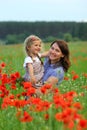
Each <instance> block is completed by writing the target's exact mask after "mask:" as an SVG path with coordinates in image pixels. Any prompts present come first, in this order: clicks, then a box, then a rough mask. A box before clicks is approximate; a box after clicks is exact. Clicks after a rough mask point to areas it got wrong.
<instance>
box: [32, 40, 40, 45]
mask: <svg viewBox="0 0 87 130" xmlns="http://www.w3.org/2000/svg"><path fill="white" fill-rule="evenodd" d="M33 44H41V41H39V40H38V41H34V42H33Z"/></svg>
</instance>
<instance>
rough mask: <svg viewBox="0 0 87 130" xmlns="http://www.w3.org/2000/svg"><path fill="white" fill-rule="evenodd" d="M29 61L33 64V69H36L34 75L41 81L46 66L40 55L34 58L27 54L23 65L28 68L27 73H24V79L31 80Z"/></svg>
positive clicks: (37, 80)
mask: <svg viewBox="0 0 87 130" xmlns="http://www.w3.org/2000/svg"><path fill="white" fill-rule="evenodd" d="M27 63H31V64H32V65H33V70H34V75H35V78H36V82H37V83H38V82H41V81H42V77H43V74H44V67H43V65H42V63H41V61H40V59H39V57H38V56H37V57H35V58H34V59H33V60H32V58H31V57H30V56H27V57H26V58H25V60H24V64H23V67H24V68H25V70H26V73H25V75H24V79H25V81H29V80H30V75H29V71H28V68H27Z"/></svg>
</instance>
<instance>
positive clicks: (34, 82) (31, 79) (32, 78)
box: [27, 63, 36, 85]
mask: <svg viewBox="0 0 87 130" xmlns="http://www.w3.org/2000/svg"><path fill="white" fill-rule="evenodd" d="M27 67H28V71H29V74H30V82H31V83H32V84H33V85H35V84H36V79H35V76H34V71H33V66H32V64H31V63H27Z"/></svg>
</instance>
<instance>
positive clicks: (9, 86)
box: [0, 42, 87, 130]
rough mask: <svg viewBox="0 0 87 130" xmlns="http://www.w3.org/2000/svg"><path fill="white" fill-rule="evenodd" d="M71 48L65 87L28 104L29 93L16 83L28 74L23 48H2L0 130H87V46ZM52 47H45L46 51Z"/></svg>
mask: <svg viewBox="0 0 87 130" xmlns="http://www.w3.org/2000/svg"><path fill="white" fill-rule="evenodd" d="M68 45H69V49H70V59H71V67H70V69H69V71H68V73H66V75H65V78H64V81H63V82H62V84H61V85H60V86H59V87H58V88H57V89H56V88H55V86H54V91H53V94H52V93H49V94H48V95H46V94H43V96H42V97H41V98H36V97H33V98H30V99H29V100H28V101H27V102H25V100H24V94H25V93H24V92H26V93H27V91H28V90H27V89H24V88H23V86H21V84H20V82H18V80H17V78H18V77H17V76H18V73H20V76H23V75H24V73H25V72H24V68H23V62H24V58H25V51H24V46H23V44H17V45H7V46H6V45H1V46H0V130H87V42H75V43H68ZM49 46H50V44H49V43H47V44H46V43H45V44H44V50H48V49H49ZM2 63H5V64H6V66H5V68H4V67H1V64H2ZM16 72H17V73H16ZM15 78H16V80H15ZM25 87H26V84H25ZM28 89H29V88H28ZM29 92H31V90H29Z"/></svg>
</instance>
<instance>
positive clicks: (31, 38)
mask: <svg viewBox="0 0 87 130" xmlns="http://www.w3.org/2000/svg"><path fill="white" fill-rule="evenodd" d="M35 41H40V43H42V40H41V39H40V38H39V37H38V36H36V35H30V36H28V37H27V38H26V39H25V41H24V44H25V51H26V53H27V54H28V55H29V49H28V48H29V47H30V46H31V45H32V44H34V42H35Z"/></svg>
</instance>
